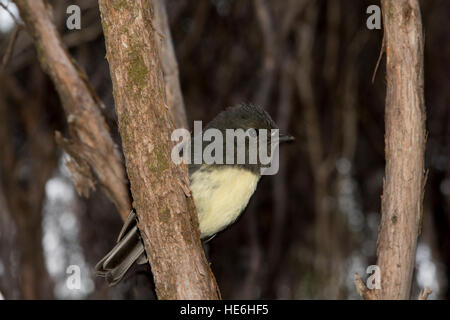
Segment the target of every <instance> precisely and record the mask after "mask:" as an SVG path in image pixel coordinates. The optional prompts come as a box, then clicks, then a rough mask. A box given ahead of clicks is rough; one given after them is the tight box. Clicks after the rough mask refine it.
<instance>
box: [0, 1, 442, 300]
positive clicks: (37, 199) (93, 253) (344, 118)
mask: <svg viewBox="0 0 450 320" xmlns="http://www.w3.org/2000/svg"><path fill="white" fill-rule="evenodd" d="M49 2H50V3H51V4H52V6H53V12H54V18H55V23H56V25H57V26H58V29H59V31H60V33H61V34H62V37H63V40H64V43H65V44H66V46H67V47H68V48H69V50H70V53H71V54H72V56H73V58H74V59H75V60H76V61H77V63H78V64H79V65H80V66H81V68H82V69H84V70H85V71H86V72H87V74H88V77H89V80H90V82H91V84H92V86H93V88H94V89H95V91H96V92H97V93H98V94H99V96H100V97H101V99H102V100H103V102H104V104H105V106H106V108H105V110H103V113H104V115H105V117H106V119H107V122H108V124H109V126H110V128H111V130H112V133H113V135H114V137H115V139H116V141H117V142H118V143H120V137H119V135H118V132H117V124H116V116H115V112H114V101H113V98H112V85H111V80H110V75H109V70H108V64H107V61H106V59H105V45H104V38H103V35H102V30H101V24H100V17H99V12H98V6H97V2H96V1H89V0H77V1H75V0H74V1H68V0H64V1H62V0H58V1H56V0H54V1H49ZM4 3H7V2H6V1H4ZM70 4H78V5H79V6H80V7H81V8H82V29H81V30H80V31H69V30H67V28H66V27H65V22H66V20H65V19H66V17H67V14H66V8H67V6H68V5H70ZM371 4H377V3H376V2H375V1H365V0H358V1H343V0H340V1H339V0H316V1H300V0H286V1H266V2H260V1H247V0H199V1H188V0H169V1H167V11H168V15H169V20H170V27H171V31H172V37H173V42H174V46H175V50H176V55H177V59H178V64H179V69H180V70H179V72H180V80H181V87H182V91H183V96H184V100H185V104H186V111H187V115H188V119H189V123H191V124H192V121H194V120H203V121H206V122H207V121H209V120H211V119H212V118H213V117H214V116H215V115H216V114H217V113H218V112H220V111H221V110H223V109H224V108H225V107H227V106H232V105H236V104H239V103H242V102H252V103H255V104H259V105H261V106H263V107H264V108H265V109H266V110H267V111H268V112H269V113H270V114H271V115H272V116H273V118H274V119H275V120H276V122H277V123H278V124H279V125H280V127H281V128H282V129H285V130H287V131H288V132H290V133H291V134H292V135H294V136H295V137H296V138H297V140H296V143H295V144H292V145H289V146H286V147H285V148H283V149H282V150H281V154H280V159H281V161H280V164H281V167H280V172H279V173H278V174H277V175H276V176H267V177H264V178H263V179H262V180H261V182H260V185H259V187H258V191H257V193H256V194H255V196H254V197H253V198H252V200H251V202H250V204H249V207H248V208H247V210H246V212H245V214H244V215H243V216H242V217H241V218H240V219H239V220H238V222H237V223H236V224H235V225H233V226H232V227H231V228H229V229H228V230H227V231H226V232H223V233H221V234H219V235H218V236H217V237H216V238H214V239H213V240H212V241H210V242H209V243H208V244H206V245H205V250H206V252H207V255H208V257H209V260H210V261H211V264H212V269H213V271H214V273H215V275H216V278H217V281H218V283H219V287H220V288H221V291H222V295H223V297H224V298H229V299H233V298H244V299H253V298H270V299H316V298H322V299H323V298H325V299H348V298H350V299H354V298H358V294H357V293H356V290H355V289H354V285H353V274H354V273H355V272H359V273H360V274H364V275H365V270H366V267H367V266H368V265H371V264H373V263H375V254H376V238H377V228H378V223H379V220H380V216H379V215H380V195H381V191H382V181H383V175H384V97H385V71H384V69H385V65H384V59H383V60H381V64H380V67H379V69H378V73H377V75H376V78H375V82H374V83H373V84H372V83H371V78H372V75H373V72H374V69H375V65H376V62H377V59H378V56H379V52H380V47H381V40H382V30H368V29H367V27H366V19H367V17H368V15H367V14H366V8H367V7H368V6H369V5H371ZM421 5H422V18H423V24H424V32H425V39H426V46H425V84H426V88H425V94H426V106H427V129H428V142H427V149H426V168H427V169H428V170H429V173H428V182H427V186H426V193H425V200H424V213H425V214H424V221H423V228H422V234H421V237H420V239H419V246H418V251H417V259H416V270H415V277H414V282H415V283H414V286H413V292H414V294H417V292H418V290H419V288H422V287H424V286H430V287H431V288H432V289H433V290H434V293H433V295H432V296H431V298H435V299H448V298H450V291H449V290H450V288H449V286H448V277H449V275H450V235H449V232H448V231H449V230H450V228H449V227H450V175H449V174H450V161H449V156H450V154H449V150H450V148H449V147H450V131H449V123H450V112H449V109H448V105H450V93H449V91H448V90H447V87H448V84H449V83H450V41H449V40H450V39H449V34H448V30H449V21H450V2H448V1H446V0H428V1H421ZM10 6H11V5H10ZM1 10H3V9H2V8H0V11H1ZM0 17H1V18H2V19H6V18H5V16H4V15H2V16H0ZM2 25H5V24H2ZM13 28H14V26H12V29H11V28H10V29H8V28H6V27H5V28H3V30H0V43H1V48H0V53H1V54H2V56H3V54H4V53H5V52H6V48H7V45H8V42H9V39H10V37H11V33H12V30H13ZM65 128H66V120H65V117H64V115H63V113H62V108H61V105H60V101H59V99H58V96H57V94H56V92H55V90H54V88H53V86H52V84H51V82H50V80H49V79H48V77H47V76H46V75H45V74H44V73H43V72H42V71H41V69H40V67H39V62H38V60H37V57H36V50H35V48H34V47H33V45H32V43H31V41H30V37H29V36H28V35H27V34H26V32H24V31H22V32H20V34H19V38H18V40H17V43H16V46H15V48H14V52H13V54H12V56H11V58H10V60H9V62H8V64H7V65H6V67H5V68H4V69H3V70H1V71H0V146H1V147H0V150H1V151H0V161H1V162H0V169H1V171H0V181H1V184H0V293H1V294H2V295H3V296H4V297H5V298H21V297H27V296H28V297H29V295H27V282H26V281H25V280H24V279H28V280H27V281H35V282H37V283H39V286H40V288H41V291H40V292H39V293H38V294H37V295H36V297H41V298H42V297H49V298H88V299H98V298H126V299H134V298H150V297H154V293H153V289H152V288H153V285H152V282H151V281H152V280H151V276H150V275H149V273H148V267H147V266H140V267H135V268H134V269H133V270H132V271H131V272H130V273H128V275H127V276H126V279H125V281H124V282H123V283H121V284H120V285H118V286H117V287H113V288H109V287H107V285H106V283H105V282H104V281H103V279H98V278H95V277H94V276H93V273H92V269H93V266H94V265H95V263H96V262H97V261H98V259H100V258H101V257H102V256H103V255H104V254H105V253H106V252H107V251H108V250H109V249H110V248H111V247H112V245H113V244H114V242H115V237H116V235H117V234H118V232H119V230H120V227H121V220H120V216H119V214H118V213H117V212H116V210H115V208H114V206H113V205H112V204H111V203H110V202H109V200H108V199H107V198H106V196H104V195H103V194H101V193H100V191H97V192H94V193H92V194H91V196H90V197H89V198H88V199H86V198H81V197H79V196H78V195H77V194H76V192H75V190H74V188H73V186H72V183H71V181H70V177H69V175H68V173H67V169H65V167H64V155H63V154H62V153H61V151H60V150H59V149H58V148H57V147H56V145H55V143H54V138H53V137H54V131H55V130H60V131H62V132H65ZM149 187H150V186H149ZM19 252H20V253H27V257H29V258H28V259H26V261H24V260H21V259H19V258H18V257H19ZM69 265H78V266H80V268H81V270H82V289H81V290H69V289H67V286H66V282H65V281H66V278H67V276H68V275H67V274H66V268H67V266H69ZM27 268H33V269H35V270H40V271H39V273H34V275H36V274H38V275H39V276H34V278H32V279H30V278H26V274H27V273H26V272H23V271H24V270H27ZM24 277H25V278H24Z"/></svg>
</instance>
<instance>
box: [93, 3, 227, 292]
mask: <svg viewBox="0 0 450 320" xmlns="http://www.w3.org/2000/svg"><path fill="white" fill-rule="evenodd" d="M99 6H100V12H101V18H102V25H103V31H104V34H105V39H106V47H107V59H108V61H109V64H110V72H111V78H112V81H113V87H114V99H115V103H116V111H117V115H118V119H119V130H120V134H121V137H122V144H123V150H124V154H125V159H126V167H127V172H128V176H129V179H130V183H131V191H132V195H133V199H134V203H133V207H134V208H135V209H136V212H137V215H138V217H139V222H138V225H139V229H140V231H141V235H142V237H143V240H144V245H145V250H146V253H147V256H148V258H149V262H150V265H151V268H152V273H153V276H154V280H155V287H156V293H157V295H158V297H159V298H160V299H217V298H219V297H220V295H219V291H218V287H217V284H216V282H215V278H214V275H213V274H212V272H211V270H210V268H209V266H208V263H207V261H206V258H205V255H204V252H203V250H202V247H201V244H200V240H199V232H198V221H197V214H196V210H195V205H194V202H193V199H192V196H191V193H190V190H189V179H188V176H187V170H186V166H184V165H175V164H174V163H173V162H172V161H171V158H170V153H171V146H172V143H171V141H170V135H171V133H172V130H173V129H174V125H173V123H172V121H171V117H170V115H169V112H168V106H167V104H166V97H165V89H164V80H163V74H162V67H161V62H160V57H159V50H158V46H157V41H158V38H159V37H160V35H159V33H158V32H157V30H155V27H154V26H155V18H154V8H153V3H152V2H151V1H148V0H137V1H128V2H126V1H107V0H100V1H99Z"/></svg>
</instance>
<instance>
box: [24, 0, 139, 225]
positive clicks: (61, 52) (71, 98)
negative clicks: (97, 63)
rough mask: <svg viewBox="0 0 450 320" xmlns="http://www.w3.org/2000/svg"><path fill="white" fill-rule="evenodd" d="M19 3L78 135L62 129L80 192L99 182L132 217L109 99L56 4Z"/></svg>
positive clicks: (36, 0) (72, 129) (71, 128)
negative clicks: (65, 30)
mask: <svg viewBox="0 0 450 320" xmlns="http://www.w3.org/2000/svg"><path fill="white" fill-rule="evenodd" d="M15 3H16V5H17V7H18V8H19V11H20V16H21V17H22V20H23V21H24V23H25V26H26V28H27V30H28V32H29V34H30V35H31V37H32V38H33V42H34V45H35V46H36V49H37V53H38V58H39V61H40V64H41V66H42V68H43V69H44V71H45V72H47V73H48V74H49V76H50V78H51V79H52V81H53V84H54V85H55V88H56V90H57V91H58V94H59V96H60V98H61V102H62V105H63V108H64V111H65V113H66V117H67V122H68V126H69V132H70V134H71V138H72V140H68V139H64V138H63V137H62V136H61V134H60V133H59V132H56V141H57V142H58V144H59V145H60V146H61V147H62V148H63V149H64V151H66V152H67V153H68V154H69V155H70V156H71V159H70V161H69V162H68V163H67V165H68V167H69V169H70V171H71V173H72V177H73V180H74V183H75V186H76V188H77V191H78V193H80V194H82V195H84V196H87V195H88V194H89V190H90V189H91V188H95V185H96V184H97V183H98V184H99V185H100V188H101V189H102V190H103V191H104V192H105V193H106V194H107V195H108V196H109V198H110V199H111V200H112V201H113V202H114V204H115V205H116V207H117V209H118V211H119V212H120V214H121V216H122V217H123V218H124V219H126V218H127V216H128V214H129V212H130V208H131V205H130V199H129V190H128V186H127V181H126V177H125V170H124V168H123V163H122V161H121V158H120V154H119V152H118V149H117V146H116V145H115V143H114V142H113V140H112V138H111V136H110V134H109V128H108V126H107V124H106V122H105V120H104V118H103V116H102V114H101V109H102V108H103V107H104V106H103V104H102V103H101V101H100V100H99V99H98V97H97V96H96V95H95V93H94V91H93V90H92V88H91V87H90V85H89V83H88V81H87V77H86V75H85V74H84V72H82V71H81V70H80V69H79V68H78V67H77V66H76V64H75V63H74V62H73V60H72V59H71V57H70V56H69V54H68V53H67V50H66V49H65V48H64V46H63V44H62V41H61V39H60V36H59V34H58V32H57V30H56V27H55V25H54V24H53V21H52V10H51V7H50V6H49V5H48V4H47V3H44V2H43V1H42V0H15Z"/></svg>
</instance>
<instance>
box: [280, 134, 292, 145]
mask: <svg viewBox="0 0 450 320" xmlns="http://www.w3.org/2000/svg"><path fill="white" fill-rule="evenodd" d="M294 140H295V138H294V137H293V136H291V135H290V134H284V133H281V134H280V138H279V141H280V143H281V142H292V141H294Z"/></svg>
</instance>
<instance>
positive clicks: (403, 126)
mask: <svg viewBox="0 0 450 320" xmlns="http://www.w3.org/2000/svg"><path fill="white" fill-rule="evenodd" d="M381 4H382V10H383V18H384V32H385V41H386V42H385V45H386V57H387V92H386V111H385V122H386V135H385V144H386V173H385V174H386V180H385V182H384V190H383V196H382V208H381V210H382V217H381V226H380V231H379V235H378V243H377V257H378V259H377V265H378V266H379V267H380V271H381V290H372V291H371V295H372V297H373V298H377V299H409V297H410V291H411V281H412V276H413V270H414V262H415V255H416V246H417V237H418V235H419V234H420V227H421V218H422V202H423V201H422V200H423V192H424V185H425V176H424V153H425V103H424V93H423V87H424V80H423V41H424V40H423V34H422V23H421V15H420V7H419V2H418V0H395V1H393V0H383V1H382V2H381Z"/></svg>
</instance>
